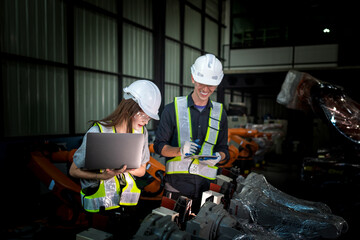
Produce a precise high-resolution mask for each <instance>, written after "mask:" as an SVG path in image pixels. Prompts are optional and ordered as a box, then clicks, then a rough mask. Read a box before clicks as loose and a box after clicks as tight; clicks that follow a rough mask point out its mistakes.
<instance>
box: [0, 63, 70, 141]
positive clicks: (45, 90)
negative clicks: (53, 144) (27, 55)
mask: <svg viewBox="0 0 360 240" xmlns="http://www.w3.org/2000/svg"><path fill="white" fill-rule="evenodd" d="M2 74H3V85H2V91H3V107H4V112H5V114H4V126H5V127H4V130H5V132H4V134H5V136H7V137H14V136H33V135H49V134H66V133H68V131H69V109H68V84H67V83H68V82H67V71H66V70H65V69H63V68H55V67H47V66H45V67H44V66H40V65H36V64H26V63H17V62H11V61H8V62H6V63H2Z"/></svg>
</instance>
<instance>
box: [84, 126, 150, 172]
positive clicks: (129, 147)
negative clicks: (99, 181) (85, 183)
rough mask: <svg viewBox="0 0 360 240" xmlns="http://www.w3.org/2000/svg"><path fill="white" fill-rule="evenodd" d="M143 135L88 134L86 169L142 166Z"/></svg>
mask: <svg viewBox="0 0 360 240" xmlns="http://www.w3.org/2000/svg"><path fill="white" fill-rule="evenodd" d="M143 145H144V135H143V134H141V133H88V134H87V140H86V153H85V166H84V169H87V170H94V169H120V168H122V167H123V166H124V165H126V166H127V169H135V168H139V167H140V166H141V157H142V151H143Z"/></svg>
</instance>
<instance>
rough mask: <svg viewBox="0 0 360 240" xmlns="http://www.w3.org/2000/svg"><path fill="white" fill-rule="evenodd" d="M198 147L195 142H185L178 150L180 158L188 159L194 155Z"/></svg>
mask: <svg viewBox="0 0 360 240" xmlns="http://www.w3.org/2000/svg"><path fill="white" fill-rule="evenodd" d="M199 148H200V145H199V144H197V143H195V142H190V141H185V143H184V145H183V146H182V147H181V148H180V153H181V156H184V157H188V156H190V155H193V154H194V153H196V151H197V150H198V149H199Z"/></svg>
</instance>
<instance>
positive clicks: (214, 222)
mask: <svg viewBox="0 0 360 240" xmlns="http://www.w3.org/2000/svg"><path fill="white" fill-rule="evenodd" d="M237 225H238V222H237V220H236V218H235V217H233V216H231V215H230V214H229V213H228V212H227V211H226V210H225V209H224V206H223V205H222V204H218V205H217V204H215V203H213V202H210V201H208V202H205V203H204V205H203V206H202V207H201V209H200V211H199V213H198V215H197V216H196V217H195V218H194V219H192V220H190V221H188V222H187V225H186V232H188V233H190V234H192V235H193V236H196V237H200V238H202V239H208V240H213V239H221V240H225V239H234V237H236V236H237V235H241V234H242V233H241V232H240V231H239V230H237V229H236V227H237Z"/></svg>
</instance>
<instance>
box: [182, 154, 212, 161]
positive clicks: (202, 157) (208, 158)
mask: <svg viewBox="0 0 360 240" xmlns="http://www.w3.org/2000/svg"><path fill="white" fill-rule="evenodd" d="M186 158H192V159H194V158H197V159H199V160H210V159H217V156H213V155H191V156H188V157H186Z"/></svg>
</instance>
